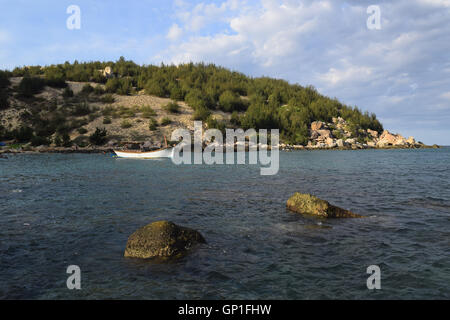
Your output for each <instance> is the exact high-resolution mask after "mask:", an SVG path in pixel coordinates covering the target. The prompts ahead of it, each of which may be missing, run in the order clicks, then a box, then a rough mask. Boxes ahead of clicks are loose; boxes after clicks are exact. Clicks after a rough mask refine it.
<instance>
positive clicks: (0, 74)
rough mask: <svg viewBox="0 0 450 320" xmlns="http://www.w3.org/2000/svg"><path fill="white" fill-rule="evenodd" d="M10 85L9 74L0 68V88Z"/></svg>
mask: <svg viewBox="0 0 450 320" xmlns="http://www.w3.org/2000/svg"><path fill="white" fill-rule="evenodd" d="M9 85H10V82H9V74H8V73H7V72H6V71H2V70H0V89H3V88H7V87H8V86H9Z"/></svg>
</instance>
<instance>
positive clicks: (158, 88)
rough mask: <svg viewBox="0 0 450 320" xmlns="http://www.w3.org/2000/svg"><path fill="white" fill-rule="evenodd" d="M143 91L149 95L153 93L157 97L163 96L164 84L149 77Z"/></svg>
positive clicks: (164, 91)
mask: <svg viewBox="0 0 450 320" xmlns="http://www.w3.org/2000/svg"><path fill="white" fill-rule="evenodd" d="M145 92H146V93H147V94H150V95H154V96H157V97H165V96H166V90H165V88H164V85H162V84H161V83H160V82H158V81H156V80H153V79H150V80H148V81H147V83H146V84H145Z"/></svg>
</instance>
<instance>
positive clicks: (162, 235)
mask: <svg viewBox="0 0 450 320" xmlns="http://www.w3.org/2000/svg"><path fill="white" fill-rule="evenodd" d="M199 243H206V241H205V239H204V238H203V236H202V235H201V234H200V233H199V232H197V231H195V230H193V229H189V228H185V227H180V226H177V225H176V224H174V223H172V222H169V221H157V222H153V223H150V224H148V225H146V226H144V227H142V228H140V229H138V230H137V231H136V232H134V233H133V234H132V235H131V236H130V237H129V238H128V241H127V246H126V249H125V254H124V256H125V257H131V258H142V259H148V258H153V257H179V256H182V255H183V254H184V253H186V252H187V250H188V249H189V248H191V247H192V246H193V245H196V244H199Z"/></svg>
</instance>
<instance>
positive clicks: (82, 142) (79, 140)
mask: <svg viewBox="0 0 450 320" xmlns="http://www.w3.org/2000/svg"><path fill="white" fill-rule="evenodd" d="M88 142H89V138H88V137H86V136H78V137H76V138H75V139H74V140H73V143H74V144H76V145H77V146H79V147H81V148H84V147H87V145H88Z"/></svg>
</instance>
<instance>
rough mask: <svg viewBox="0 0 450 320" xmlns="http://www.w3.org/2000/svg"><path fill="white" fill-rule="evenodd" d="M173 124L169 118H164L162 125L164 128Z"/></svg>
mask: <svg viewBox="0 0 450 320" xmlns="http://www.w3.org/2000/svg"><path fill="white" fill-rule="evenodd" d="M171 123H172V120H170V119H169V118H167V117H164V118H162V119H161V125H162V126H167V125H169V124H171Z"/></svg>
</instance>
